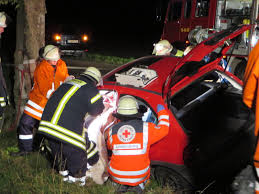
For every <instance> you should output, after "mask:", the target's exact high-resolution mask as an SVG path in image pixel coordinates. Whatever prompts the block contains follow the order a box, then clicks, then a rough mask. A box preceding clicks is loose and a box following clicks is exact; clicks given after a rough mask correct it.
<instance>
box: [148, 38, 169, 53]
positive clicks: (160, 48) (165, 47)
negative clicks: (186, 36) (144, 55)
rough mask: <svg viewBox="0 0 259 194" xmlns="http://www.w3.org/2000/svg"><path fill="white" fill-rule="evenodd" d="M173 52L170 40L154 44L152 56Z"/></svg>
mask: <svg viewBox="0 0 259 194" xmlns="http://www.w3.org/2000/svg"><path fill="white" fill-rule="evenodd" d="M172 50H173V46H172V45H171V44H170V42H169V41H168V40H160V41H159V42H158V43H157V44H154V50H153V52H152V54H153V55H154V54H155V55H166V54H168V53H170V52H171V51H172Z"/></svg>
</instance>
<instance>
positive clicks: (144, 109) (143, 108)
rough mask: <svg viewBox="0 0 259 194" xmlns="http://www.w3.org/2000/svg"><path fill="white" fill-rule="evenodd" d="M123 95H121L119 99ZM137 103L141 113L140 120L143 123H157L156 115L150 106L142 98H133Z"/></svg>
mask: <svg viewBox="0 0 259 194" xmlns="http://www.w3.org/2000/svg"><path fill="white" fill-rule="evenodd" d="M122 96H124V95H121V97H122ZM134 98H136V100H137V102H138V106H139V112H140V113H143V116H142V120H143V121H144V122H151V123H154V124H157V123H158V119H157V114H156V113H155V112H154V110H153V109H152V108H151V106H150V105H149V104H148V103H147V102H146V101H145V100H144V99H142V98H139V97H137V96H134Z"/></svg>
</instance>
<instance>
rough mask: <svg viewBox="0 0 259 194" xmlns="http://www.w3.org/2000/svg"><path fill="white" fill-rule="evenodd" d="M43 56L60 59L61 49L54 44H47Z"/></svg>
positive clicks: (53, 59)
mask: <svg viewBox="0 0 259 194" xmlns="http://www.w3.org/2000/svg"><path fill="white" fill-rule="evenodd" d="M43 58H44V59H45V60H51V61H58V60H59V59H60V54H59V49H58V47H56V46H54V45H47V46H45V48H44V52H43Z"/></svg>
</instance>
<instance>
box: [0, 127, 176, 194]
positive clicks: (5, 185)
mask: <svg viewBox="0 0 259 194" xmlns="http://www.w3.org/2000/svg"><path fill="white" fill-rule="evenodd" d="M0 138H1V141H0V193H14V194H16V193H19V194H30V193H32V194H34V193H37V194H41V193H42V194H45V193H51V194H52V193H54V194H55V193H57V194H58V193H60V194H81V193H82V194H83V193H84V194H88V193H89V194H100V193H102V194H106V193H114V192H115V189H114V188H113V186H112V185H111V183H110V182H107V183H105V184H104V185H97V184H95V183H94V182H93V181H92V180H90V179H89V180H87V184H86V185H85V186H83V187H81V186H78V185H76V184H69V183H65V182H63V181H62V177H61V176H60V175H58V174H57V173H56V172H55V171H54V170H53V169H52V166H51V165H50V163H49V161H48V160H47V159H46V158H45V157H44V156H43V155H42V154H40V153H36V152H35V153H33V154H31V155H28V156H23V157H13V156H10V152H12V151H17V150H18V148H17V140H16V132H15V131H6V130H3V131H2V133H1V134H0ZM145 193H148V194H156V193H162V194H169V193H173V192H172V190H171V189H170V188H168V187H161V186H159V184H158V183H157V182H156V181H155V180H153V178H151V181H150V183H149V184H148V185H147V186H146V189H145Z"/></svg>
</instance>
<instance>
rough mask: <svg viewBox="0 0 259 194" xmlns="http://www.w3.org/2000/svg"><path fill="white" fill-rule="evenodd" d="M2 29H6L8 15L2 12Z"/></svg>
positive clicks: (0, 25)
mask: <svg viewBox="0 0 259 194" xmlns="http://www.w3.org/2000/svg"><path fill="white" fill-rule="evenodd" d="M0 27H2V28H5V27H6V15H5V12H0Z"/></svg>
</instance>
